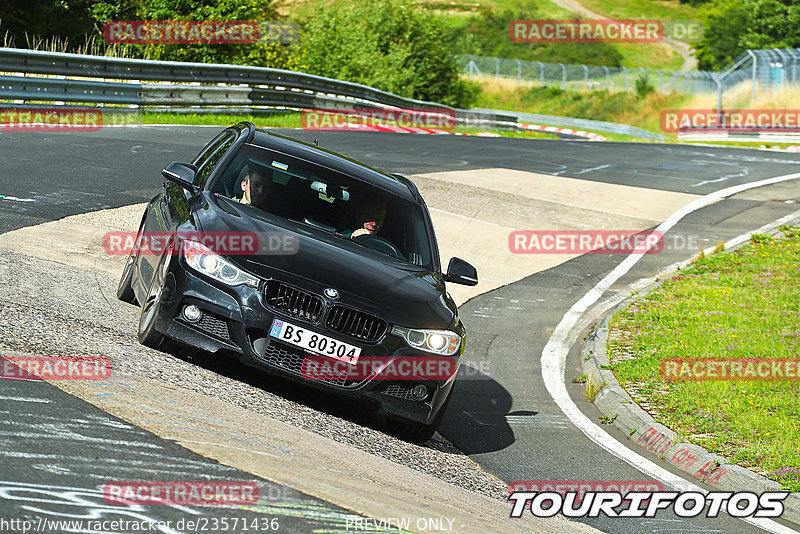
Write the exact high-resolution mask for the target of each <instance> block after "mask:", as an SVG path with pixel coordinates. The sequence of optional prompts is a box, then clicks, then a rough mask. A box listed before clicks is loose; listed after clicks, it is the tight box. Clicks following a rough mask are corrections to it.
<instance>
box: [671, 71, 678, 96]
mask: <svg viewBox="0 0 800 534" xmlns="http://www.w3.org/2000/svg"><path fill="white" fill-rule="evenodd" d="M672 92H673V93H677V92H678V71H675V70H673V71H672Z"/></svg>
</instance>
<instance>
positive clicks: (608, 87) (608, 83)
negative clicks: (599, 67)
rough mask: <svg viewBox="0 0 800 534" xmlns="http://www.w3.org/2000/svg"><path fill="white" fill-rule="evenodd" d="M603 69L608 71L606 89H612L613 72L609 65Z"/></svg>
mask: <svg viewBox="0 0 800 534" xmlns="http://www.w3.org/2000/svg"><path fill="white" fill-rule="evenodd" d="M603 69H604V70H605V71H606V91H608V90H610V85H611V73H610V71H609V70H608V67H603Z"/></svg>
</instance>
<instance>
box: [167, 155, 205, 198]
mask: <svg viewBox="0 0 800 534" xmlns="http://www.w3.org/2000/svg"><path fill="white" fill-rule="evenodd" d="M195 174H197V167H195V166H194V165H192V164H191V163H179V162H177V161H173V162H172V163H170V164H169V165H167V166H166V167H164V168H163V169H161V175H162V176H164V178H166V179H167V180H169V181H171V182H175V183H176V184H178V185H179V186H181V187H182V188H184V189H186V190H187V191H189V192H191V193H192V194H194V193H196V192H197V186H196V185H194V176H195Z"/></svg>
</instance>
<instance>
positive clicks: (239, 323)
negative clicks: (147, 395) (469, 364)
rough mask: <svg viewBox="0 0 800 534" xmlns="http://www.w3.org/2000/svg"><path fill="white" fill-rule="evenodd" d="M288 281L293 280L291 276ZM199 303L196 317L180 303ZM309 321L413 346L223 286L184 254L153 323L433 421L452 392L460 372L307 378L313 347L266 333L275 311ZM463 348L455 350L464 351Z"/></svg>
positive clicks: (194, 343) (293, 376)
mask: <svg viewBox="0 0 800 534" xmlns="http://www.w3.org/2000/svg"><path fill="white" fill-rule="evenodd" d="M287 282H288V281H287ZM188 305H194V306H197V307H198V308H200V310H201V311H202V312H203V316H202V318H201V320H200V321H199V322H197V323H190V322H189V321H187V320H186V319H185V318H184V317H183V315H182V310H183V309H184V308H185V307H186V306H188ZM276 317H277V318H279V319H282V320H285V321H288V322H290V323H294V324H298V322H299V321H300V324H303V325H304V326H306V327H307V328H308V329H310V330H314V331H316V332H318V333H320V334H324V335H327V336H330V337H333V338H335V339H339V340H341V341H346V342H348V343H350V344H352V345H356V346H358V347H360V348H361V349H362V354H368V355H371V356H380V357H385V358H386V359H387V360H389V361H390V360H392V359H393V358H397V357H400V356H409V355H411V354H413V351H412V350H411V349H409V348H408V347H407V346H405V343H404V341H403V340H402V339H400V338H398V337H395V336H392V335H391V334H389V333H386V334H384V335H383V337H382V338H380V339H379V340H377V341H376V342H375V343H365V342H363V341H360V340H357V339H354V338H350V337H349V336H344V335H341V334H338V333H336V332H331V331H329V330H328V329H326V328H325V326H324V325H323V324H308V323H303V322H302V320H298V318H297V317H293V316H291V315H288V314H285V313H282V312H280V311H279V310H274V309H272V308H271V307H269V306H267V304H266V299H265V298H264V294H263V290H262V288H259V289H256V288H253V287H250V286H244V285H243V286H234V287H231V286H225V285H223V284H220V283H218V282H216V281H212V280H209V279H206V278H205V277H203V276H201V275H198V274H196V273H194V272H193V271H192V270H191V269H190V268H188V267H186V265H185V263H184V261H183V258H181V257H176V258H174V259H173V261H172V262H171V265H170V269H169V272H168V274H167V277H166V284H165V287H164V291H163V292H162V298H161V302H160V305H159V308H158V311H157V317H156V323H155V329H156V330H157V331H158V332H160V333H161V334H163V335H164V336H166V337H168V338H171V339H173V340H176V341H178V342H180V343H182V344H185V345H188V346H191V347H194V348H197V349H201V350H204V351H206V352H210V353H220V354H230V355H234V356H235V357H237V358H238V359H239V360H240V361H241V362H242V363H244V364H246V365H250V366H253V367H256V368H259V369H261V370H263V371H266V372H268V373H270V374H272V375H276V376H280V377H283V378H285V379H288V380H291V381H294V382H297V383H302V384H303V385H305V386H307V387H309V388H313V389H318V390H324V391H327V392H333V393H335V394H338V395H341V396H343V397H349V398H352V399H355V400H356V401H361V402H368V403H370V404H371V405H372V406H373V407H374V408H375V409H376V412H377V414H378V415H379V416H388V417H393V418H399V419H404V420H407V421H413V422H416V423H422V424H429V423H431V422H432V421H433V420H434V419H435V418H436V416H437V414H438V412H439V410H440V408H441V407H442V406H443V404H444V402H445V401H446V399H447V397H448V396H449V395H450V392H451V389H452V387H453V383H454V381H455V379H454V378H451V379H449V380H384V379H383V378H375V377H369V378H366V379H363V380H351V381H347V380H311V379H306V378H304V376H303V374H302V372H301V362H302V360H303V359H304V358H306V357H308V356H312V355H313V353H309V352H307V351H304V350H303V349H301V348H299V347H295V346H293V345H289V344H286V343H283V342H281V341H279V340H277V339H274V338H271V337H269V335H268V332H269V328H270V325H271V324H272V321H273V319H275V318H276ZM459 356H460V354H456V355H455V356H454V357H453V358H454V359H456V360H457V359H458V358H459ZM420 383H422V384H424V385H425V386H426V387H427V388H428V391H429V394H428V396H427V397H426V399H424V400H421V401H420V400H414V399H413V398H412V396H411V389H412V388H413V387H414V386H415V385H417V384H420Z"/></svg>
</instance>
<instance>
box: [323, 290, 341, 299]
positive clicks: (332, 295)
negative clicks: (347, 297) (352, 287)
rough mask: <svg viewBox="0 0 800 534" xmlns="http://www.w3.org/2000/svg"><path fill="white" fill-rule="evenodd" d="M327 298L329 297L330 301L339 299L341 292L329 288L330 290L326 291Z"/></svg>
mask: <svg viewBox="0 0 800 534" xmlns="http://www.w3.org/2000/svg"><path fill="white" fill-rule="evenodd" d="M325 296H326V297H328V298H329V299H338V298H339V292H338V291H336V290H335V289H333V288H332V287H329V288H328V289H326V290H325Z"/></svg>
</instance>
